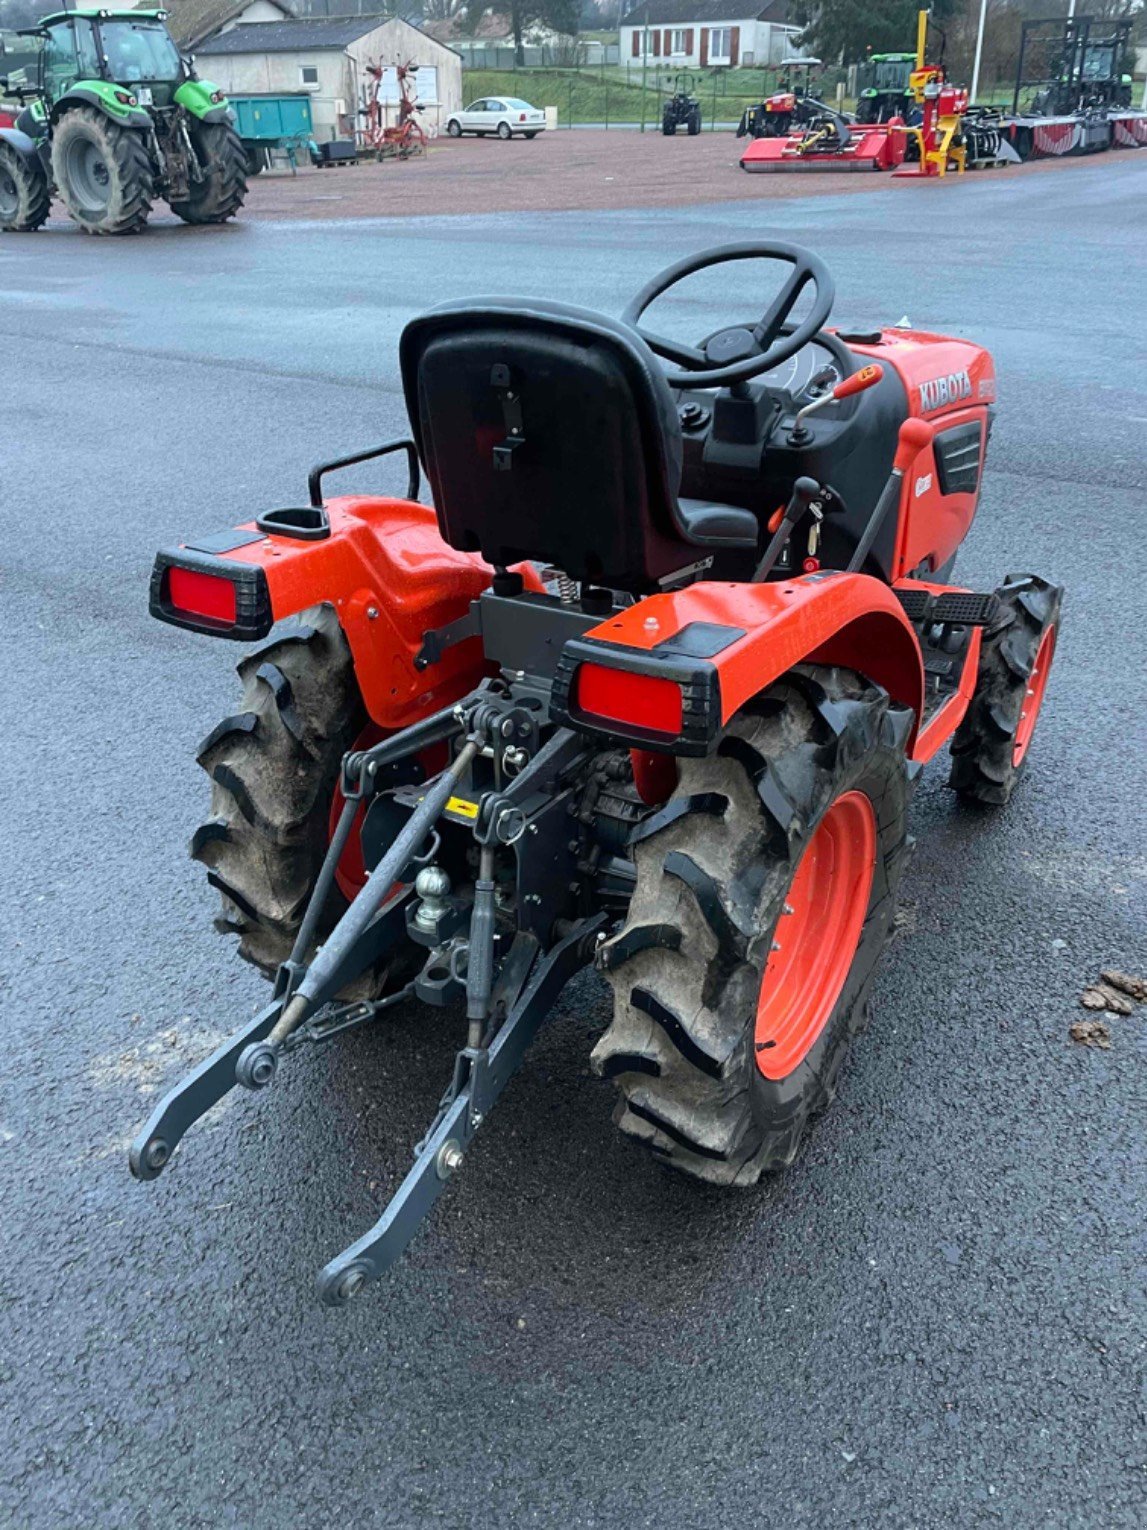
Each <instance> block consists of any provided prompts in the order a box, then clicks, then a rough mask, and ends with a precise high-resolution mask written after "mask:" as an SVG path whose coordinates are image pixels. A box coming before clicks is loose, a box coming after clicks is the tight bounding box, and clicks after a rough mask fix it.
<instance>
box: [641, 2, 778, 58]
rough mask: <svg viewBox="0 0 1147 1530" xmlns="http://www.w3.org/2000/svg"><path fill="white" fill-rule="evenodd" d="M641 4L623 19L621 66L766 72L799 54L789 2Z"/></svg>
mask: <svg viewBox="0 0 1147 1530" xmlns="http://www.w3.org/2000/svg"><path fill="white" fill-rule="evenodd" d="M741 5H742V7H743V8H740V9H739V8H738V0H640V3H639V4H637V5H635V6H634V7H633V9H632V10H630V11H627V12H626V14H625V15H624V16H623V17H622V19H621V28H620V31H621V62H622V63H623V64H625V63H627V62H629V63H632V62H633V60H634V59H641V58H645V59H647V60H648V61H649V62H650V64H652V63H653V61H654V60H656V61H657V63H658V64H679V65H680V66H681V67H682V68H683V69H684V68H693V69H697V68H700V69H707V68H714V67H716V66H718V65H726V66H728V67H729V68H734V67H736V66H737V65H738V64H739V65H740V66H741V67H742V68H751V67H754V66H755V67H756V68H758V69H760V68H762V67H763V66H764V65H766V64H779V63H780V62H781V60H782V59H783V58H789V57H791V56H792V55H793V54H794V53H797V52H799V48H798V46H797V39H798V38H799V36H800V32H801V29H800V27H799V26H796V25H795V24H794V23H792V22H790V21H789V3H788V0H769V3H768V4H766V5H761V4H760V3H759V0H748V3H745V0H741Z"/></svg>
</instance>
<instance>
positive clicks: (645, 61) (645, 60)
mask: <svg viewBox="0 0 1147 1530" xmlns="http://www.w3.org/2000/svg"><path fill="white" fill-rule="evenodd" d="M648 68H649V7H648V6H646V7H645V25H644V26H643V27H642V29H641V131H642V132H643V133H644V132H645V74H646V70H647V69H648Z"/></svg>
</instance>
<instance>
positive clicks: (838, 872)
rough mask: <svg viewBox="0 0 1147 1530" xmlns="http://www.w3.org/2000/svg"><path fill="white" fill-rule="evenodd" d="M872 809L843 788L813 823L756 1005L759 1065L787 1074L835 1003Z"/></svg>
mask: <svg viewBox="0 0 1147 1530" xmlns="http://www.w3.org/2000/svg"><path fill="white" fill-rule="evenodd" d="M876 839H877V835H876V814H875V813H874V812H873V808H872V803H871V802H870V801H869V800H868V798H867V797H866V796H865V794H864V793H863V792H861V791H851V792H845V793H844V794H843V796H840V797H838V798H837V799H836V801H835V802H834V803H833V804H832V806H831V807H830V808H829V810H828V812H827V813H825V815H824V817H823V818H822V819H821V821H820V823H819V824H817V826H816V830H815V831H814V833H813V836H812V838H811V839H810V840H809V842H808V844H807V846H806V847H805V850H804V854H803V855H802V856H801V858H800V861H799V862H798V864H797V869H796V872H795V873H794V875H793V879H792V882H791V884H790V885H789V890H788V892H787V893H786V894H785V903H784V909H783V911H782V913H781V916H780V918H779V919H778V920H777V924H776V929H775V930H774V931H773V949H772V952H771V953H770V956H769V959H768V962H767V963H766V965H765V975H764V978H763V979H762V982H761V994H760V998H759V1000H758V1002H757V1025H756V1058H757V1067H758V1068H759V1069H760V1071H761V1072H762V1073H763V1074H764V1076H765V1077H766V1078H771V1079H779V1078H786V1077H787V1076H788V1075H789V1074H790V1073H791V1072H792V1071H793V1069H794V1068H796V1067H797V1066H798V1065H799V1064H800V1063H801V1062H803V1060H804V1059H805V1057H806V1056H807V1055H808V1053H809V1050H810V1048H811V1047H812V1045H813V1043H814V1042H815V1041H816V1039H817V1037H818V1036H819V1035H820V1033H821V1031H823V1030H824V1027H825V1025H826V1024H827V1023H828V1018H829V1016H830V1015H831V1014H832V1012H833V1010H834V1009H835V1008H836V1002H837V1000H838V999H839V998H840V995H841V990H842V989H843V988H844V984H845V981H846V979H847V977H848V974H849V970H850V969H851V967H852V962H853V958H854V957H855V955H856V948H857V946H858V945H859V944H860V932H861V930H862V929H863V928H864V919H865V915H866V914H867V912H868V901H869V898H870V896H871V894H872V878H873V874H874V872H875V868H876Z"/></svg>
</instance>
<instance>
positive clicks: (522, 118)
mask: <svg viewBox="0 0 1147 1530" xmlns="http://www.w3.org/2000/svg"><path fill="white" fill-rule="evenodd" d="M525 120H526V114H525V112H519V113H518V121H519V122H525Z"/></svg>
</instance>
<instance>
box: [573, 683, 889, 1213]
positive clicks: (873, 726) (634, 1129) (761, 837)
mask: <svg viewBox="0 0 1147 1530" xmlns="http://www.w3.org/2000/svg"><path fill="white" fill-rule="evenodd" d="M911 722H912V717H911V713H910V712H909V711H908V710H907V709H905V708H902V707H899V706H896V705H893V704H892V703H890V701H889V698H888V696H887V695H886V693H885V692H884V691H882V690H881V689H880V688H879V687H877V686H874V685H872V684H870V683H869V682H868V681H866V680H864V679H863V678H862V677H860V676H858V675H856V674H854V673H852V672H851V671H848V670H843V669H835V668H824V667H817V668H813V667H803V668H801V669H798V670H795V671H793V672H792V673H791V674H790V675H788V676H786V677H785V679H783V680H782V681H780V682H779V683H778V684H776V685H774V686H773V687H771V688H770V689H769V691H768V692H766V693H765V695H764V696H763V697H761V698H759V699H758V700H757V701H756V702H755V703H753V704H751V705H750V706H749V707H747V708H745V709H744V710H743V711H742V712H740V713H738V714H737V716H736V717H735V718H733V719H732V721H731V722H730V723H729V725H728V727H727V728H726V730H725V734H724V737H723V739H722V740H721V742H720V744H719V745H718V748H717V749H716V750H715V751H714V752H713V753H712V754H710V755H709V756H707V757H705V758H703V759H696V760H694V759H688V760H682V761H681V762H680V780H679V783H678V786H677V788H676V790H675V792H674V794H673V796H672V797H671V798H670V801H669V803H668V804H667V806H666V809H665V810H663V813H662V823H661V827H660V828H658V829H657V831H656V832H654V833H652V834H650V835H647V836H644V837H638V838H637V839H636V841H635V844H634V851H633V853H634V860H635V863H636V867H637V881H636V887H635V891H634V895H633V899H632V902H631V904H630V908H629V913H628V916H627V919H626V922H625V925H624V926H623V928H622V930H621V931H620V932H619V934H618V935H617V936H615V937H614V938H613V939H612V940H611V941H609V942H607V943H606V945H605V946H603V948H602V951H601V953H600V958H599V964H600V966H601V968H602V969H603V971H604V972H605V975H606V978H607V980H608V982H609V983H610V985H611V987H612V989H613V993H614V1017H613V1021H612V1023H611V1025H610V1026H609V1029H608V1030H607V1031H606V1032H605V1034H604V1035H603V1036H602V1038H601V1040H600V1041H599V1042H598V1045H597V1046H596V1048H595V1049H594V1052H593V1057H592V1065H593V1067H594V1070H595V1071H596V1072H597V1073H598V1074H599V1075H600V1076H603V1077H607V1078H611V1079H613V1080H614V1082H615V1083H616V1085H617V1087H618V1089H619V1091H620V1096H621V1098H620V1101H619V1104H618V1107H617V1111H616V1113H615V1116H614V1120H615V1122H616V1124H617V1125H618V1126H619V1127H620V1129H621V1130H622V1131H623V1132H624V1133H625V1134H626V1135H627V1136H629V1137H631V1138H633V1139H634V1140H636V1141H637V1142H640V1143H642V1144H643V1145H645V1146H646V1147H647V1148H648V1149H649V1150H650V1151H651V1152H652V1153H653V1155H654V1156H655V1157H656V1158H658V1159H659V1160H660V1161H662V1162H664V1163H666V1164H668V1165H670V1166H672V1167H673V1168H675V1169H679V1170H681V1171H682V1172H684V1173H686V1174H689V1175H691V1176H693V1177H694V1178H697V1179H701V1180H705V1181H708V1182H710V1183H714V1184H719V1185H746V1184H752V1183H755V1182H756V1181H757V1180H758V1179H759V1178H760V1176H761V1175H762V1174H763V1173H764V1172H766V1171H768V1170H774V1169H779V1168H782V1167H784V1166H785V1165H786V1164H789V1163H791V1162H792V1160H793V1158H794V1157H795V1155H796V1152H797V1150H798V1147H799V1145H800V1141H801V1138H802V1136H803V1134H804V1131H805V1129H806V1127H807V1126H808V1124H809V1122H810V1121H811V1120H812V1119H813V1117H814V1116H816V1115H817V1114H819V1112H820V1111H822V1110H823V1109H824V1108H825V1107H826V1106H827V1105H828V1104H829V1102H830V1101H831V1099H832V1097H833V1095H834V1093H835V1089H836V1083H837V1078H838V1075H839V1071H840V1067H841V1064H842V1063H843V1061H844V1057H845V1054H846V1053H847V1050H848V1045H849V1041H850V1038H851V1037H852V1035H854V1034H855V1033H856V1032H857V1031H859V1030H860V1029H861V1028H862V1027H863V1026H864V1024H865V1023H866V1021H867V1017H868V996H869V990H870V987H871V984H872V980H873V976H874V973H875V969H876V966H877V963H878V960H879V957H880V954H881V952H882V951H883V949H884V947H885V945H886V943H887V941H888V939H889V937H890V935H891V931H892V921H893V914H894V911H895V904H896V895H897V890H898V887H899V884H900V879H901V876H902V873H903V870H904V866H905V864H906V861H907V858H908V854H909V852H910V848H911V841H910V840H909V838H908V836H907V831H906V817H907V808H908V802H909V798H910V796H911V791H912V784H913V781H914V779H915V775H916V774H917V773H916V772H913V771H912V770H911V769H910V767H909V764H908V761H907V759H906V757H905V748H906V744H907V740H908V736H909V732H910V728H911ZM856 788H859V789H861V790H863V791H864V792H865V793H866V794H867V795H868V796H869V799H870V801H871V802H872V806H873V808H874V810H875V813H876V817H877V826H878V858H877V864H876V867H875V873H874V878H873V888H872V894H871V897H870V902H869V907H868V911H867V914H866V917H865V922H864V926H863V929H862V932H861V936H860V940H859V943H858V947H857V955H856V958H855V960H854V962H853V965H852V969H851V971H850V973H849V976H848V979H847V981H846V983H845V987H844V990H843V992H842V994H841V997H840V1000H839V1001H838V1003H837V1005H836V1007H835V1009H834V1011H833V1013H832V1015H831V1016H830V1018H829V1020H828V1022H827V1024H826V1025H825V1027H824V1030H823V1031H822V1032H821V1034H820V1036H819V1037H818V1038H817V1040H816V1041H815V1042H814V1043H813V1046H812V1048H811V1049H810V1051H809V1052H808V1054H807V1056H806V1057H805V1058H804V1060H803V1061H802V1062H801V1063H800V1064H799V1065H798V1066H797V1068H796V1069H795V1070H794V1071H793V1072H792V1073H791V1074H790V1075H789V1076H788V1077H787V1078H784V1079H781V1080H769V1079H766V1078H765V1077H764V1075H763V1074H761V1072H760V1070H759V1069H758V1068H757V1064H756V1058H755V1047H754V1043H755V1034H754V1032H755V1017H756V1006H757V995H758V992H759V989H760V982H761V973H762V972H763V970H764V965H765V962H766V961H767V959H768V954H769V950H770V944H771V941H772V938H773V931H774V928H775V926H776V925H777V923H778V920H779V919H780V918H781V917H782V909H783V905H784V897H785V893H786V892H787V890H788V886H789V883H790V882H791V880H792V876H793V873H794V870H795V868H796V865H797V862H798V860H799V858H800V855H801V852H802V851H803V849H804V847H805V845H806V844H807V843H808V840H809V838H810V837H811V835H812V833H813V831H814V830H815V828H816V826H817V823H818V822H819V820H820V818H821V817H822V816H823V814H824V813H825V811H826V810H827V809H828V807H829V806H830V805H831V803H832V802H833V801H835V800H836V798H837V797H839V796H840V795H841V794H842V793H843V792H846V791H850V790H853V789H856ZM690 798H693V799H694V800H695V801H704V802H705V803H706V805H707V806H708V807H709V809H710V810H709V811H707V812H695V813H688V814H684V815H680V816H676V815H674V813H673V812H672V809H673V807H674V806H675V804H676V803H677V802H678V801H687V800H688V799H690ZM719 799H724V801H725V802H726V803H727V807H726V809H725V811H724V812H723V813H714V812H713V811H712V803H713V802H714V801H716V800H719ZM648 931H656V932H657V933H656V937H655V938H649V937H648V936H647V935H646V934H644V933H643V932H648Z"/></svg>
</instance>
